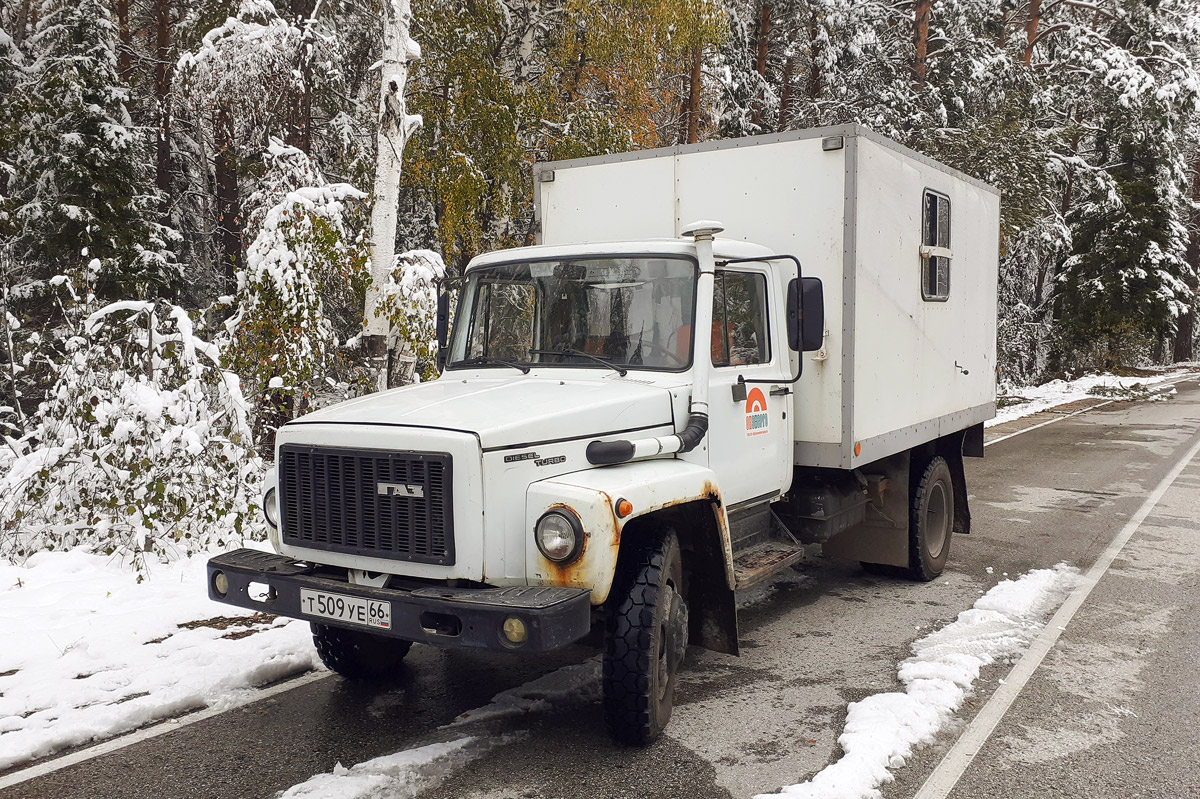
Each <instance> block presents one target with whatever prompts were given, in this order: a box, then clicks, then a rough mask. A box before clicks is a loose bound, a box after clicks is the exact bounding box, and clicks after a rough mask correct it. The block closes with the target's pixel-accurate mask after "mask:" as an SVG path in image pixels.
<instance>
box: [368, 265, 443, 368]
mask: <svg viewBox="0 0 1200 799" xmlns="http://www.w3.org/2000/svg"><path fill="white" fill-rule="evenodd" d="M445 277H446V265H445V264H444V263H443V262H442V257H441V256H440V255H438V254H437V253H436V252H434V251H433V250H409V251H408V252H405V253H401V254H400V255H397V256H396V262H395V266H394V267H393V269H392V271H391V273H390V274H389V275H388V284H387V286H385V287H384V291H383V297H382V298H381V299H380V302H379V311H378V313H379V315H380V316H386V317H387V318H388V320H389V321H390V322H391V326H392V330H393V331H394V332H395V333H396V335H398V336H399V337H400V340H401V341H402V342H404V344H403V345H402V346H404V347H406V348H407V350H408V354H410V355H412V356H414V357H415V358H416V359H417V367H418V374H420V375H421V377H422V379H426V380H429V379H433V378H435V377H437V365H436V363H435V360H436V356H437V298H438V291H439V288H440V286H441V284H442V280H443V279H444V278H445Z"/></svg>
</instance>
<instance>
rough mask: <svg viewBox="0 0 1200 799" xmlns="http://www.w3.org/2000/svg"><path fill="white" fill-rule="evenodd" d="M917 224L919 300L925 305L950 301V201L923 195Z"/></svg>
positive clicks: (944, 197) (927, 192)
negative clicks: (920, 217)
mask: <svg viewBox="0 0 1200 799" xmlns="http://www.w3.org/2000/svg"><path fill="white" fill-rule="evenodd" d="M924 205H925V208H924V213H923V214H922V221H921V231H922V234H921V296H922V297H924V298H925V299H926V300H927V301H929V302H945V301H946V300H947V299H948V298H949V297H950V259H951V258H952V257H953V256H954V253H953V252H952V251H951V249H950V198H949V197H947V196H946V195H944V194H938V193H937V192H935V191H929V190H926V191H925V203H924Z"/></svg>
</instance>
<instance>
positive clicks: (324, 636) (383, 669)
mask: <svg viewBox="0 0 1200 799" xmlns="http://www.w3.org/2000/svg"><path fill="white" fill-rule="evenodd" d="M310 626H311V627H312V634H313V643H314V644H315V645H316V647H317V654H318V655H320V657H321V662H322V663H324V664H325V665H326V666H328V667H329V668H330V669H332V670H333V671H336V672H337V673H338V674H340V675H342V676H343V677H345V678H346V679H348V680H383V679H386V678H388V677H391V676H393V675H394V674H395V672H396V668H397V667H398V666H399V665H400V662H401V661H402V660H404V656H405V655H407V654H408V650H409V649H410V648H412V641H403V640H401V639H399V638H387V637H385V636H382V635H374V634H372V633H366V632H359V631H358V630H347V629H345V628H343V627H333V626H330V625H328V624H316V623H315V622H314V623H312V624H311V625H310Z"/></svg>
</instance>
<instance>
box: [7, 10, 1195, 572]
mask: <svg viewBox="0 0 1200 799" xmlns="http://www.w3.org/2000/svg"><path fill="white" fill-rule="evenodd" d="M408 6H409V2H407V0H290V2H289V1H288V0H280V1H279V4H278V5H272V3H271V2H269V0H244V1H243V2H241V4H240V5H239V4H238V3H237V2H229V0H208V2H203V3H200V4H192V3H183V2H179V0H0V92H2V96H3V104H2V106H0V327H2V330H0V436H2V437H3V441H2V442H0V444H2V445H0V557H4V558H8V559H13V560H20V559H22V558H24V557H27V556H28V555H29V554H30V553H32V552H35V551H38V550H41V549H47V548H52V549H60V548H64V547H70V546H75V545H81V544H83V545H88V546H91V547H93V548H95V549H96V550H97V551H103V552H110V553H116V554H118V555H120V556H121V557H123V558H127V559H128V560H129V561H130V563H131V564H133V565H134V567H135V568H141V567H142V566H143V565H144V564H145V563H146V559H148V558H171V557H175V556H178V555H181V554H184V553H188V552H193V551H198V550H201V549H206V548H209V547H212V546H218V545H221V544H224V543H230V542H233V541H236V540H239V539H241V538H242V537H253V536H258V535H260V534H261V533H262V527H261V523H260V522H258V521H257V518H258V515H257V513H255V510H256V509H255V507H254V506H255V504H256V502H257V493H258V486H259V484H260V481H261V473H262V464H263V459H264V458H269V457H270V455H271V442H272V441H273V432H274V429H275V428H276V427H277V426H278V425H279V424H280V423H282V422H284V421H286V420H287V419H289V418H292V417H294V416H296V415H298V414H300V413H303V412H305V411H306V410H307V409H310V408H312V407H314V405H315V404H319V403H322V402H327V401H331V400H333V399H338V398H342V397H346V396H351V395H354V394H356V393H361V392H363V391H366V390H370V389H371V388H372V387H373V384H372V380H373V378H372V373H371V369H370V368H369V367H370V364H369V363H368V359H367V358H366V357H365V356H364V354H363V349H364V348H363V346H362V344H363V338H364V337H363V332H364V328H365V326H366V324H367V323H372V324H379V322H378V321H377V320H383V325H384V329H385V330H386V329H387V328H388V327H390V328H391V330H392V331H393V335H392V340H391V342H390V344H391V351H392V358H393V360H394V361H395V362H396V363H398V364H400V365H401V367H402V368H396V369H393V373H394V374H395V375H398V377H397V378H394V379H393V382H396V380H400V381H406V380H416V379H432V378H435V377H436V374H437V372H436V368H435V367H434V365H433V361H434V358H433V355H434V346H433V345H432V343H431V340H432V338H433V322H432V315H433V309H434V306H435V303H436V295H437V292H438V290H439V285H440V284H441V282H442V281H444V280H445V279H446V278H447V277H453V276H455V275H458V274H461V271H462V269H463V267H464V266H465V265H466V263H467V261H468V260H469V259H470V258H471V257H472V256H474V255H476V254H478V253H480V252H484V251H486V250H491V249H495V248H500V247H506V246H515V245H524V244H531V243H533V237H534V228H533V216H532V194H533V184H532V165H533V164H534V162H536V161H542V160H552V159H563V158H572V157H580V156H590V155H598V154H603V153H616V152H624V151H628V150H632V149H642V148H651V147H661V146H668V145H675V144H686V143H695V142H703V141H708V140H714V139H723V138H730V137H737V136H753V135H759V134H768V133H775V132H780V131H787V130H794V129H800V128H809V127H816V126H821V125H829V124H837V123H846V122H857V123H859V124H862V125H864V126H866V127H869V128H871V129H873V130H875V131H877V132H879V133H882V134H884V135H887V136H889V137H892V138H894V139H896V140H897V141H899V142H901V143H902V144H905V145H907V146H909V147H912V148H914V149H916V150H918V151H920V152H922V153H925V154H927V155H929V156H932V157H933V158H936V159H938V160H940V161H942V162H945V163H947V164H949V165H951V166H953V167H955V168H957V169H960V170H962V171H964V172H967V173H969V174H971V175H973V176H975V177H977V178H980V179H982V180H984V181H987V182H989V183H992V184H994V185H996V186H997V187H999V188H1000V189H1001V190H1002V192H1003V201H1002V213H1003V219H1002V235H1001V243H1000V244H1001V275H1000V286H1001V288H1000V308H999V314H1000V335H999V347H1000V367H1001V370H1000V372H1001V373H1000V379H1001V381H1002V383H1005V384H1009V385H1028V384H1031V383H1037V382H1040V381H1044V380H1046V379H1049V378H1052V377H1054V376H1058V375H1062V374H1064V373H1080V372H1082V371H1084V370H1089V369H1114V368H1118V367H1129V366H1138V365H1147V364H1154V363H1167V362H1171V361H1180V360H1191V359H1192V358H1193V348H1194V344H1195V338H1196V333H1197V330H1196V324H1195V307H1196V297H1197V292H1198V282H1197V275H1198V270H1200V214H1198V210H1197V209H1198V208H1200V113H1198V112H1197V99H1198V96H1200V0H640V1H638V2H635V1H634V0H614V1H613V2H586V1H584V0H459V2H446V0H411V17H410V16H409V8H408ZM398 17H402V18H403V19H402V21H403V22H404V23H405V24H407V26H408V28H409V30H408V32H407V36H411V40H409V39H407V38H404V39H402V40H400V41H399V45H398V46H399V47H400V50H401V51H402V54H401V55H400V56H399V58H400V60H401V61H402V62H403V64H404V65H405V69H406V71H407V76H406V77H407V81H406V82H405V83H402V84H401V85H400V86H399V87H398V92H394V93H393V94H392V95H391V96H390V99H388V101H386V102H383V103H381V100H380V98H381V85H380V84H381V75H383V74H384V73H385V71H386V69H387V67H386V66H385V65H386V64H387V63H389V62H388V61H387V53H385V40H386V36H385V32H386V30H387V26H386V25H384V24H383V22H384V21H385V20H389V19H391V20H393V21H395V20H396V19H397V18H398ZM392 45H393V46H397V43H396V41H394V40H393V41H392ZM381 109H382V111H381ZM388 117H391V118H392V119H391V123H390V124H391V125H392V127H393V128H395V129H396V130H397V135H396V136H395V137H392V138H388V137H385V136H380V135H379V131H380V128H381V124H383V123H384V122H386V121H387V119H386V118H388ZM381 142H382V144H383V145H386V146H387V147H389V148H391V149H392V150H394V152H393V156H398V157H400V158H401V159H402V162H401V163H402V172H401V178H400V185H399V195H398V200H397V203H396V206H397V208H396V224H397V228H396V233H395V237H394V241H391V242H387V244H392V245H394V250H393V249H391V248H389V247H386V246H384V247H383V248H382V249H380V250H379V251H378V252H373V249H372V241H371V227H372V226H371V220H372V216H373V211H374V210H376V209H374V208H373V207H372V203H373V200H374V198H375V197H376V196H377V195H378V194H379V191H378V190H377V188H376V187H377V182H376V167H377V161H378V159H377V156H378V154H379V153H378V150H377V148H379V147H380V146H381ZM385 183H386V181H385ZM393 191H394V190H393ZM391 193H392V192H389V194H391ZM380 252H382V253H384V256H382V257H381V256H380V254H379V253H380ZM393 252H395V253H399V254H398V255H393V254H392V253H393ZM373 255H374V258H373V257H372V256H373ZM373 260H374V261H383V263H376V264H374V269H373ZM369 291H370V292H374V294H375V296H376V298H377V302H376V303H375V306H376V307H377V308H378V312H377V314H375V315H374V316H372V315H371V314H366V316H367V317H370V318H366V320H365V321H364V318H365V316H364V302H366V301H367V299H366V297H367V295H368V292H369Z"/></svg>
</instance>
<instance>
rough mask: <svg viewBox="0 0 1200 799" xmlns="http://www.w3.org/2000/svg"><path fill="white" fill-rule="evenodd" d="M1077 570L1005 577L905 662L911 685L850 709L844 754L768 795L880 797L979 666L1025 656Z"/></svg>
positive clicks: (958, 701) (905, 679)
mask: <svg viewBox="0 0 1200 799" xmlns="http://www.w3.org/2000/svg"><path fill="white" fill-rule="evenodd" d="M1077 575H1078V572H1077V570H1076V569H1074V568H1071V567H1068V566H1065V565H1061V564H1060V565H1059V566H1056V567H1055V568H1053V569H1037V570H1035V571H1031V572H1029V573H1028V574H1026V575H1025V576H1023V577H1021V578H1020V579H1019V580H1005V581H1004V582H1002V583H1000V584H998V585H997V586H996V587H994V588H993V589H992V590H991V591H989V592H988V593H987V594H985V595H984V596H982V597H980V598H979V600H978V601H977V602H976V603H975V605H974V607H972V608H971V609H970V610H965V611H963V612H962V613H960V614H958V619H957V620H956V621H954V622H952V623H951V624H949V625H947V626H946V627H943V628H942V629H940V630H938V631H937V632H935V633H933V634H931V635H928V636H926V637H925V638H922V639H921V640H920V641H917V642H916V643H915V644H913V656H912V657H911V658H909V659H908V660H906V661H904V662H903V663H901V664H900V667H899V670H898V676H899V678H900V681H901V682H902V683H904V686H905V690H904V692H903V693H901V692H891V693H882V694H875V695H874V696H869V697H867V698H866V699H864V700H862V701H861V702H853V703H851V704H850V706H849V708H848V709H847V716H846V726H845V730H844V731H843V732H842V735H841V736H840V737H839V738H838V744H839V745H840V746H841V747H842V751H843V752H844V753H845V754H844V755H843V756H842V758H841V759H840V760H838V761H837V762H835V763H833V764H831V765H829V766H827V767H826V768H825V769H824V770H822V771H820V772H819V773H818V774H817V775H816V776H814V777H813V778H812V779H811V780H809V781H808V782H804V783H800V784H798V785H788V786H785V787H784V788H783V789H781V791H780V792H779V793H778V794H760V795H759V796H758V797H756V799H763V797H767V796H784V797H804V799H875V798H876V797H879V796H880V793H879V791H878V787H879V786H880V785H883V784H885V783H889V782H891V781H892V779H893V777H892V775H891V770H892V769H895V768H899V767H900V766H903V765H904V764H905V763H906V762H907V761H908V759H909V758H910V757H911V756H912V754H913V752H914V750H916V749H917V748H918V747H921V746H924V745H926V744H929V743H931V742H932V741H933V740H934V738H935V737H936V736H937V733H938V731H939V730H940V729H941V728H942V727H943V726H945V725H946V723H947V722H948V721H949V720H950V718H951V717H952V716H953V714H954V712H955V711H957V710H958V708H959V707H960V706H961V705H962V703H963V699H965V698H966V696H967V695H968V693H969V692H970V691H971V688H972V686H973V685H974V683H975V681H976V680H977V679H978V678H979V670H980V669H981V668H983V667H984V666H987V665H990V664H992V663H996V662H1000V661H1005V660H1010V659H1013V658H1015V657H1016V656H1017V655H1019V654H1020V653H1021V652H1022V651H1023V650H1024V649H1025V648H1026V647H1027V646H1028V645H1029V643H1030V641H1032V640H1033V638H1034V637H1035V636H1036V635H1037V633H1038V632H1039V631H1040V630H1041V628H1042V626H1043V625H1044V624H1045V620H1046V618H1047V617H1048V616H1049V614H1050V611H1052V610H1053V609H1054V608H1056V607H1057V606H1058V605H1059V604H1061V603H1062V601H1063V600H1064V599H1066V597H1067V594H1069V593H1070V591H1071V589H1072V588H1074V586H1075V584H1076V580H1077Z"/></svg>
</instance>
